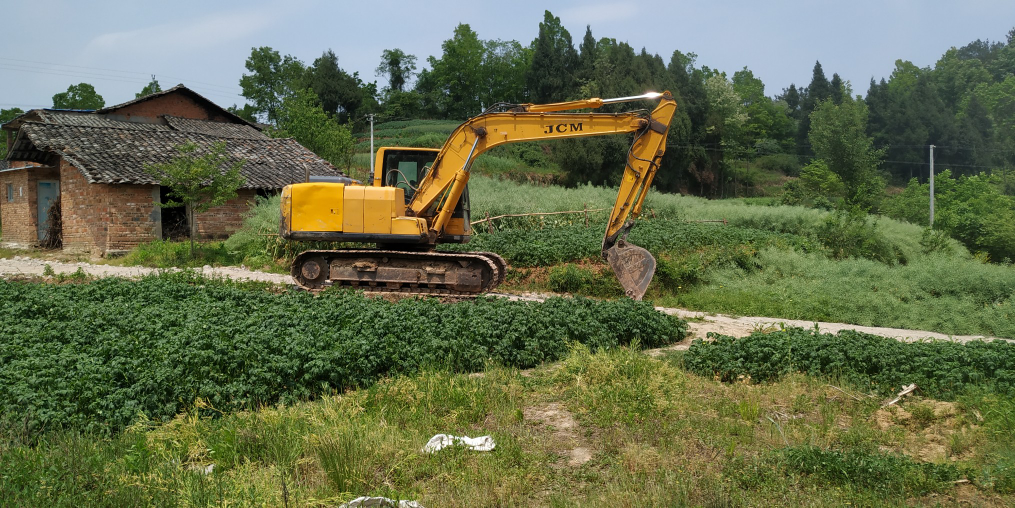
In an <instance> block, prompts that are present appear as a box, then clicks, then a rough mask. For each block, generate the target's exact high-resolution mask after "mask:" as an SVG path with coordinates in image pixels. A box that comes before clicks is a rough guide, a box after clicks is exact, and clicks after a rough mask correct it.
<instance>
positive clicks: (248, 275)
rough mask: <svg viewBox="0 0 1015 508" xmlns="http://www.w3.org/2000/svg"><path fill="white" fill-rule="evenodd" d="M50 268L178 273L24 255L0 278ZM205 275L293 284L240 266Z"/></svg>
mask: <svg viewBox="0 0 1015 508" xmlns="http://www.w3.org/2000/svg"><path fill="white" fill-rule="evenodd" d="M46 265H49V267H50V268H52V269H53V273H56V274H61V273H62V274H67V275H70V274H72V273H74V272H76V271H78V270H79V269H80V270H82V271H83V272H85V273H87V274H88V275H92V276H95V277H141V276H144V275H148V274H152V273H156V272H159V271H167V270H175V269H173V268H170V269H160V268H146V267H143V266H110V265H93V264H91V263H83V262H81V263H62V262H59V261H48V260H45V259H36V258H29V257H22V256H15V257H14V258H13V259H7V258H0V276H11V275H42V274H43V272H44V271H45V269H46ZM200 271H201V273H203V274H205V275H208V276H216V277H228V278H230V279H233V280H256V281H262V282H274V283H276V284H291V283H292V277H290V276H288V275H280V274H277V273H267V272H255V271H252V270H247V269H246V268H241V267H237V266H223V267H215V268H212V267H210V266H205V267H203V268H201V269H200Z"/></svg>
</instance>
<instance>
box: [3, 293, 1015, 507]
mask: <svg viewBox="0 0 1015 508" xmlns="http://www.w3.org/2000/svg"><path fill="white" fill-rule="evenodd" d="M180 291H182V292H189V291H198V290H194V289H191V290H184V289H180ZM238 291H241V292H250V291H251V289H250V288H247V289H243V290H238ZM215 294H216V295H219V294H220V293H215ZM327 298H330V297H327ZM325 301H329V300H325ZM377 305H385V304H377ZM556 305H565V306H567V305H570V304H565V303H562V302H558V303H557V304H556ZM581 305H590V304H589V303H588V302H581ZM628 310H630V309H628ZM636 314H637V312H636ZM557 318H560V316H559V315H558V316H557ZM673 325H674V324H673V323H669V324H668V325H666V324H663V326H664V327H666V326H669V328H664V330H670V331H675V330H679V326H676V327H674V326H673ZM646 331H648V329H647V328H646ZM198 343H200V342H199V341H198ZM828 344H841V347H839V348H837V349H835V348H833V350H831V351H828V350H826V349H825V348H824V347H823V346H825V345H828ZM641 347H643V345H642V344H640V343H638V342H637V340H636V341H635V342H634V343H632V344H631V345H629V346H621V347H610V348H598V349H597V348H596V347H595V346H593V347H590V346H588V345H585V344H582V343H580V342H571V343H570V345H569V346H568V347H567V348H566V349H565V350H564V351H563V352H562V353H561V355H560V361H559V362H557V363H551V364H543V365H541V366H539V367H536V368H535V369H530V370H519V369H517V368H513V367H510V366H506V365H505V364H504V363H502V362H497V361H495V360H488V361H486V362H485V364H484V366H483V373H482V374H481V375H474V374H473V375H469V374H465V373H455V372H452V371H451V370H449V369H447V368H446V367H435V366H431V367H423V368H421V369H418V370H414V371H413V373H411V374H406V375H392V376H384V377H381V378H380V379H378V380H377V382H375V383H372V384H370V385H369V386H367V387H364V388H361V389H356V390H350V391H344V392H341V391H332V392H330V393H325V394H323V395H321V396H319V397H317V398H316V399H315V400H312V401H296V400H293V401H291V402H284V401H280V402H278V403H274V404H264V405H260V406H258V407H257V408H255V409H236V408H234V407H233V408H231V407H230V406H229V405H228V404H223V403H222V401H220V402H217V403H216V402H213V401H212V400H210V399H204V398H197V399H195V400H194V401H193V403H192V404H188V405H187V406H186V408H185V409H184V410H183V411H182V412H181V413H180V414H179V415H178V416H176V417H175V418H173V419H172V420H171V421H169V422H166V423H162V422H158V421H153V420H149V419H147V418H143V417H142V418H140V419H137V420H135V421H134V423H133V424H132V425H130V426H128V427H127V428H126V429H124V430H123V431H121V432H116V433H113V434H95V433H89V432H86V431H82V430H80V429H75V428H73V427H65V428H61V429H51V430H50V431H48V432H46V433H44V434H35V435H26V434H25V433H23V432H21V428H20V427H18V426H17V425H7V426H5V427H4V429H5V433H4V434H3V438H4V439H3V440H2V441H0V443H2V444H0V478H2V479H3V482H2V483H0V499H3V500H5V502H7V503H8V504H13V505H32V506H43V505H45V506H80V505H88V506H121V505H124V504H128V505H145V506H163V505H167V504H186V505H199V506H200V505H220V504H230V505H241V506H248V505H249V506H263V505H272V506H283V505H289V506H325V505H337V504H339V503H341V502H345V501H348V500H350V499H352V498H354V497H357V496H359V495H378V496H386V497H389V498H395V499H412V500H417V501H419V502H420V503H421V504H423V505H424V506H505V505H509V506H531V505H546V506H576V505H582V506H618V505H620V506H627V505H652V506H701V505H717V504H718V505H722V506H762V505H786V504H794V505H800V504H802V505H814V506H847V505H848V506H855V505H861V506H896V505H900V504H909V505H936V504H945V505H948V504H972V505H976V506H1010V505H1011V503H1012V502H1013V501H1015V447H1013V445H1012V443H1013V442H1015V441H1013V440H1012V435H1013V432H1015V405H1013V404H1012V402H1011V389H1012V384H1011V383H1012V378H1011V374H1010V372H1012V361H1013V360H1012V358H1013V356H1012V353H1011V348H1012V345H1011V344H1008V343H978V342H976V343H970V344H968V345H965V346H963V345H955V344H951V343H924V344H905V343H899V342H896V341H894V340H891V339H884V338H879V337H873V336H865V335H862V334H853V335H846V336H840V337H833V336H825V335H821V334H814V333H812V332H808V331H805V330H786V331H780V332H774V333H768V334H766V333H764V332H757V333H755V334H753V335H751V336H750V337H747V338H744V339H739V340H734V339H732V338H728V337H717V340H716V341H715V342H714V343H707V342H698V341H696V342H695V343H694V344H693V345H692V346H691V348H690V349H689V350H688V351H687V352H686V353H683V354H681V353H679V352H678V353H670V354H666V355H663V356H649V355H645V354H643V353H641V352H640V351H639V350H638V349H639V348H641ZM196 349H198V350H202V349H203V348H200V347H198V348H196ZM773 352H774V354H773ZM294 353H295V352H294ZM279 354H283V355H284V354H286V353H284V352H280V353H279ZM297 354H298V353H297ZM865 355H866V356H865ZM872 357H874V358H877V359H882V358H883V359H884V361H874V362H871V361H870V360H871V358H872ZM943 358H948V359H951V363H947V362H946V363H940V362H938V360H940V359H943ZM219 362H220V361H219V360H216V359H215V358H212V357H207V358H206V359H205V360H204V363H207V364H216V363H219ZM900 379H902V380H904V381H916V382H917V383H925V384H924V385H921V386H926V389H924V390H922V391H920V392H918V393H917V394H916V395H912V396H910V397H908V398H905V399H903V400H902V401H901V402H899V403H897V404H894V405H892V406H888V407H883V404H884V401H885V398H883V397H882V396H881V395H884V394H891V393H893V392H894V391H895V390H896V389H897V388H895V387H894V386H892V383H896V382H898V381H899V380H900ZM934 380H938V382H934ZM87 382H88V380H84V381H82V384H84V383H87ZM438 432H445V433H451V434H455V435H470V436H478V435H491V436H492V437H493V439H494V440H495V443H496V447H495V449H494V450H493V451H491V452H473V451H469V450H466V449H461V448H452V449H448V450H443V451H441V452H438V453H436V454H427V453H423V452H421V451H420V448H421V447H422V444H423V443H424V442H426V440H427V439H428V438H429V437H430V436H431V435H433V434H435V433H438Z"/></svg>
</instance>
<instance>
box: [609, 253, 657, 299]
mask: <svg viewBox="0 0 1015 508" xmlns="http://www.w3.org/2000/svg"><path fill="white" fill-rule="evenodd" d="M605 254H606V261H607V262H608V263H610V267H611V268H613V273H614V274H616V275H617V280H618V281H620V285H621V286H622V287H623V288H624V293H626V294H627V296H629V297H631V298H633V299H635V300H641V299H642V297H644V296H645V291H647V290H648V285H649V283H650V282H652V275H654V274H655V271H656V258H654V257H652V254H650V253H649V251H647V250H645V249H643V248H641V247H638V246H637V245H632V244H629V243H627V242H625V241H623V240H621V241H619V242H617V243H616V244H614V245H613V246H612V247H610V248H608V249H606V251H605Z"/></svg>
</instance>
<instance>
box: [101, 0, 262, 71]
mask: <svg viewBox="0 0 1015 508" xmlns="http://www.w3.org/2000/svg"><path fill="white" fill-rule="evenodd" d="M274 20H275V15H274V14H273V12H272V10H271V9H270V8H259V9H254V10H247V11H228V12H217V13H212V14H207V15H204V16H201V17H198V18H194V19H189V20H185V21H179V22H171V23H164V24H161V25H154V26H149V27H145V28H139V29H137V30H129V31H124V32H110V33H106V34H102V35H99V36H97V37H95V38H93V39H92V40H91V41H90V42H89V43H88V44H87V45H86V46H85V47H84V49H83V53H84V55H85V56H86V57H89V58H97V59H103V58H106V57H107V56H108V55H109V54H110V53H116V54H119V55H123V54H125V53H129V54H145V53H147V54H164V53H166V52H167V51H173V52H188V51H191V50H195V49H202V48H208V47H209V46H215V45H219V44H224V43H227V42H230V41H233V40H236V39H239V38H242V37H244V36H247V35H250V34H252V33H255V32H257V31H259V30H261V29H263V28H265V27H267V26H268V25H269V24H270V23H272V22H273V21H274Z"/></svg>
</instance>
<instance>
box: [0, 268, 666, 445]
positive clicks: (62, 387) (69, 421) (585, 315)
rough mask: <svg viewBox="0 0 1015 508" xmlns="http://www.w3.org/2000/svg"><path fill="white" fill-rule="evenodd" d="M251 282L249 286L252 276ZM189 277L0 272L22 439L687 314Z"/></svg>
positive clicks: (528, 351)
mask: <svg viewBox="0 0 1015 508" xmlns="http://www.w3.org/2000/svg"><path fill="white" fill-rule="evenodd" d="M248 285H249V284H248ZM251 286H253V288H244V287H243V286H237V285H234V284H230V283H226V282H215V281H208V280H205V279H201V278H199V277H195V276H192V275H189V274H187V273H182V274H173V275H164V276H154V277H149V278H145V279H143V280H141V281H139V282H132V281H127V280H123V279H100V280H98V281H95V282H92V283H85V284H62V285H48V284H35V283H24V282H9V281H0V295H2V298H0V300H2V301H3V302H4V304H3V317H0V335H2V336H4V337H5V338H6V340H5V341H4V342H3V343H2V344H0V414H3V415H4V418H5V419H7V421H8V423H9V422H12V421H14V422H20V423H21V425H22V427H23V428H24V429H26V430H27V431H28V432H29V434H30V435H31V434H34V433H35V432H40V431H44V430H46V429H53V428H74V429H82V430H87V431H96V432H103V431H107V430H110V431H116V430H119V429H122V428H123V427H125V426H127V425H129V424H130V423H131V422H132V421H134V420H135V419H136V418H138V417H139V415H143V416H144V418H147V419H151V420H155V421H161V420H166V419H169V418H172V417H173V416H174V415H176V414H177V413H179V412H181V411H183V410H186V409H187V408H188V407H189V404H190V403H192V402H193V401H194V400H197V399H201V400H203V401H206V402H208V403H210V404H213V405H214V406H215V407H217V408H219V409H220V410H236V409H244V408H253V407H258V406H260V405H263V404H275V403H287V402H294V401H298V400H305V399H308V398H311V397H313V396H316V395H320V394H322V393H332V392H334V391H339V392H341V391H343V390H345V389H348V388H354V387H365V386H369V385H370V384H372V383H374V382H375V381H376V380H377V379H379V378H381V377H382V376H385V375H389V374H391V375H394V374H399V373H412V372H415V371H418V370H420V369H423V368H427V367H429V368H444V369H448V370H450V371H452V372H475V371H479V370H482V368H483V366H484V365H485V364H486V362H495V363H498V364H502V365H505V366H509V367H514V368H531V367H534V366H536V365H538V364H540V363H542V362H546V361H554V360H557V359H559V358H560V357H561V356H562V355H563V354H564V353H565V352H566V350H567V347H568V344H569V343H571V342H577V343H582V344H587V345H589V346H590V347H592V348H593V349H601V348H608V347H616V346H619V345H623V344H629V343H631V342H632V341H637V342H639V343H640V344H643V345H645V346H648V347H658V346H661V345H665V344H669V343H673V342H679V341H680V340H682V339H683V336H684V329H685V328H684V324H683V322H681V321H679V320H678V319H677V318H674V317H670V316H666V315H664V314H661V313H659V312H656V311H655V310H654V309H652V307H651V306H649V305H647V304H645V303H638V302H633V301H630V300H626V301H625V300H621V301H612V302H608V301H593V300H586V299H578V300H574V299H552V300H550V301H547V302H545V303H539V304H531V303H526V302H510V301H506V300H496V299H490V300H487V299H478V300H475V301H468V302H462V303H453V304H441V303H440V302H438V301H437V300H435V299H431V300H402V301H400V302H398V303H388V302H385V301H383V300H377V299H370V298H366V297H363V296H362V295H358V294H355V293H352V292H348V291H336V292H335V293H334V294H325V295H323V296H321V297H314V296H312V295H310V294H308V293H305V292H296V291H293V292H285V293H283V294H273V293H271V292H268V291H265V290H263V289H259V285H257V284H252V285H251Z"/></svg>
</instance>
